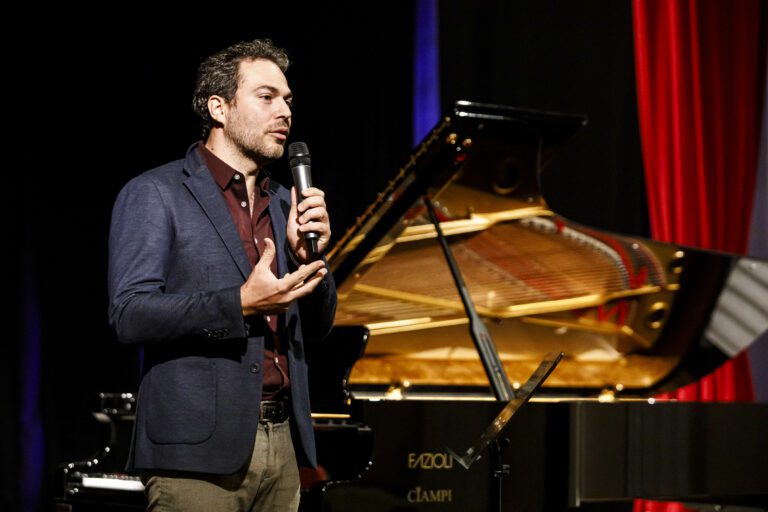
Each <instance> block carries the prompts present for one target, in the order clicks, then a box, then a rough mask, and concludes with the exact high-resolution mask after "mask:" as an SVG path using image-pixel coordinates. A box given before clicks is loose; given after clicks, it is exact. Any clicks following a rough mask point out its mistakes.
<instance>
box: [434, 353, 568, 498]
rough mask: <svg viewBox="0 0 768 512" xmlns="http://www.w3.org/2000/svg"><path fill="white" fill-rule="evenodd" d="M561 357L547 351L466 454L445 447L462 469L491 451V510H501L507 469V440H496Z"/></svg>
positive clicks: (558, 354)
mask: <svg viewBox="0 0 768 512" xmlns="http://www.w3.org/2000/svg"><path fill="white" fill-rule="evenodd" d="M562 358H563V353H562V352H557V353H555V352H550V353H548V354H547V355H546V356H545V357H544V360H542V361H541V363H539V367H538V368H537V369H536V371H534V372H533V374H532V375H531V376H530V377H529V378H528V380H527V381H526V383H525V384H524V385H523V386H522V387H521V388H520V389H519V390H518V391H517V392H516V393H515V397H514V398H513V399H511V400H510V401H509V402H507V405H505V406H504V408H503V409H502V410H501V411H500V412H499V414H497V415H496V418H494V420H493V421H492V422H491V423H490V425H488V427H486V429H485V430H484V431H483V433H482V434H481V435H480V438H479V439H478V440H477V442H476V443H475V444H473V445H472V446H470V447H469V448H467V451H466V452H465V453H464V455H463V456H461V455H458V454H457V453H456V452H455V451H453V450H452V449H451V448H447V450H448V453H450V454H451V456H452V457H453V459H454V460H455V461H456V462H458V463H459V464H461V466H462V467H463V468H465V469H469V468H470V466H471V465H472V464H473V463H474V462H475V461H476V460H477V459H479V458H481V457H482V453H483V452H484V451H485V449H486V448H490V451H491V456H492V461H491V470H492V471H493V482H494V487H495V492H494V496H495V506H494V507H493V508H492V510H498V511H499V512H500V511H501V506H502V505H501V503H502V500H501V488H502V486H501V484H502V482H501V479H502V477H503V476H504V475H507V474H509V466H508V465H507V464H504V462H503V459H502V451H503V448H504V446H505V445H506V444H507V442H508V440H506V439H503V438H499V436H500V435H501V433H502V432H503V431H504V428H505V427H506V426H507V424H508V423H509V420H510V419H511V418H512V416H513V415H514V414H515V413H516V412H517V411H518V410H519V409H520V408H521V407H522V406H523V405H524V404H525V403H526V402H527V401H528V400H530V398H531V396H533V393H535V392H536V391H537V390H538V389H539V387H541V385H542V384H543V383H544V381H545V380H546V379H547V377H549V375H550V374H551V373H552V371H553V370H554V369H555V367H556V366H557V364H558V363H559V362H560V360H561V359H562Z"/></svg>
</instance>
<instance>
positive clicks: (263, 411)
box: [259, 400, 291, 423]
mask: <svg viewBox="0 0 768 512" xmlns="http://www.w3.org/2000/svg"><path fill="white" fill-rule="evenodd" d="M290 413H291V404H290V402H287V401H272V400H263V401H262V402H261V404H260V407H259V422H261V423H267V422H270V423H282V422H284V421H285V420H287V419H288V417H289V416H290Z"/></svg>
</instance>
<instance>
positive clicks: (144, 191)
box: [108, 177, 246, 343]
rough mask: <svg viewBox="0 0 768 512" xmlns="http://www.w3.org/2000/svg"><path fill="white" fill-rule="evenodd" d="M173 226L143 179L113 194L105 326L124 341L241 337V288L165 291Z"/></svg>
mask: <svg viewBox="0 0 768 512" xmlns="http://www.w3.org/2000/svg"><path fill="white" fill-rule="evenodd" d="M173 231H174V230H173V226H172V223H171V221H170V216H169V213H168V210H167V207H166V205H165V204H164V201H163V196H162V194H161V193H160V190H159V189H158V187H157V185H156V184H155V183H154V182H153V181H152V180H151V179H150V178H147V177H139V178H135V179H134V180H132V181H130V182H129V183H128V184H127V185H126V186H125V187H124V188H123V190H122V191H121V192H120V194H119V195H118V197H117V199H116V201H115V205H114V208H113V211H112V222H111V226H110V233H109V271H108V289H109V322H110V325H111V326H112V327H113V329H115V332H116V333H117V337H118V340H119V341H121V342H124V343H145V342H162V341H174V340H179V339H182V338H190V337H192V338H199V339H212V340H216V339H231V338H243V337H245V336H246V326H245V322H244V319H243V315H242V306H241V304H240V287H239V286H234V287H230V288H225V289H221V290H217V291H204V292H197V293H191V294H176V293H167V292H166V289H165V288H166V286H165V285H166V283H165V279H166V276H167V275H168V268H169V265H170V263H171V257H172V254H171V251H172V246H173Z"/></svg>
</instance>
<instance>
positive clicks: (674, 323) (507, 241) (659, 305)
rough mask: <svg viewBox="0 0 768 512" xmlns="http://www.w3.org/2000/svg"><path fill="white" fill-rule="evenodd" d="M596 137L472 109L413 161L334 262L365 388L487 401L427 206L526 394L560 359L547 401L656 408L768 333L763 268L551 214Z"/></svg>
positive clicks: (462, 109)
mask: <svg viewBox="0 0 768 512" xmlns="http://www.w3.org/2000/svg"><path fill="white" fill-rule="evenodd" d="M584 124H586V119H585V118H584V117H581V116H574V115H565V114H560V113H552V112H542V111H532V110H524V109H517V108H511V107H505V106H498V105H483V104H477V103H470V102H465V101H461V102H458V103H456V105H455V107H454V109H453V112H451V114H450V115H447V116H445V117H444V118H443V119H442V120H441V122H440V123H438V125H437V126H436V127H435V128H434V129H433V130H432V132H431V133H430V134H429V135H428V136H427V137H426V138H425V139H424V141H423V142H422V143H421V144H420V145H419V146H418V147H417V148H416V149H415V151H414V152H413V154H412V156H411V158H410V159H409V161H408V162H407V163H406V164H405V166H403V168H402V169H400V170H399V171H398V173H397V174H396V176H395V178H394V179H393V180H392V181H391V182H390V184H389V185H388V187H387V188H386V189H385V190H384V191H383V192H381V193H380V194H379V196H378V197H377V199H376V201H375V202H374V203H373V204H371V206H370V207H369V208H368V209H367V210H366V212H365V213H364V214H363V215H362V216H361V217H359V218H358V220H357V222H356V223H355V225H354V226H353V227H352V228H350V230H349V231H348V232H347V233H346V234H345V235H344V237H342V239H341V240H340V241H339V242H338V243H337V244H336V245H335V246H334V248H333V249H332V251H330V252H329V255H328V258H329V263H330V265H331V268H332V270H333V273H334V277H335V278H336V281H337V285H338V287H339V307H338V311H337V316H336V325H338V326H364V327H366V328H367V329H368V331H369V333H370V336H369V338H368V342H367V346H366V348H365V352H364V354H363V355H362V357H360V358H359V360H358V361H357V362H356V364H355V365H354V368H353V369H352V374H351V378H350V381H349V382H350V384H351V385H352V387H353V389H354V388H357V389H358V390H361V391H362V390H369V391H370V390H381V389H386V388H390V389H392V388H393V387H394V388H404V387H410V388H411V392H412V393H415V390H417V389H420V390H446V389H450V390H454V391H455V390H457V389H461V390H471V389H476V390H479V391H480V393H481V394H482V393H484V392H485V390H486V389H487V386H488V380H487V378H486V375H485V373H484V370H483V367H482V365H481V363H480V360H479V357H478V355H477V353H476V351H475V348H474V345H473V343H472V340H471V338H470V335H469V332H468V325H467V318H466V316H465V314H464V310H463V307H462V304H461V301H460V298H459V295H458V293H457V292H456V289H455V286H454V284H453V281H452V279H451V275H450V271H449V269H448V267H447V264H446V263H445V261H444V259H443V255H442V253H441V250H440V247H439V245H438V243H437V241H436V240H435V230H434V227H433V226H432V225H431V224H430V222H429V220H428V217H427V216H426V214H425V210H424V206H423V204H422V202H421V200H420V198H421V197H422V196H423V195H424V194H425V193H426V194H429V195H430V197H431V198H432V199H433V201H434V203H435V205H436V206H438V207H439V209H440V215H441V228H442V230H443V232H444V233H445V235H446V237H447V238H448V240H449V242H450V246H451V248H452V251H453V252H454V255H455V258H456V260H457V262H458V264H459V266H460V269H461V272H462V274H463V276H464V279H465V281H466V283H467V286H468V288H469V290H470V292H471V295H472V298H473V301H474V303H475V305H476V307H477V309H478V312H479V314H480V315H481V316H482V317H483V318H484V319H485V320H486V324H487V326H488V328H489V330H490V332H491V334H492V336H493V339H494V341H495V343H496V346H497V348H498V351H499V354H500V357H501V360H502V362H503V364H504V366H505V369H506V371H507V374H508V375H509V378H510V380H511V381H512V382H513V385H514V383H519V382H524V381H525V379H526V378H527V377H528V376H529V375H530V374H531V373H532V372H533V371H534V370H535V368H536V367H537V365H538V364H539V362H540V360H541V359H542V357H543V356H544V354H546V353H547V352H557V351H562V352H564V353H565V358H564V360H563V361H562V363H561V364H560V365H559V367H558V368H557V370H556V371H555V372H554V373H553V375H552V376H551V377H550V378H549V380H548V381H547V383H546V386H547V387H549V388H550V390H557V391H561V392H562V391H565V392H567V393H577V394H592V393H595V392H596V391H603V392H605V391H606V390H608V391H611V390H618V391H623V392H624V393H625V394H630V395H631V394H638V395H646V394H650V393H653V392H658V391H661V390H663V389H667V388H674V387H678V386H680V385H682V384H685V383H687V382H690V381H691V380H693V379H695V378H698V377H700V376H702V375H704V374H706V373H708V372H709V371H711V370H713V369H714V368H715V367H716V366H717V365H718V364H720V363H722V362H723V361H724V360H725V358H727V357H730V356H733V355H734V354H736V353H737V352H738V351H740V350H741V349H743V348H744V347H746V346H747V345H749V343H751V341H752V340H753V339H754V338H756V337H757V335H759V334H761V333H762V332H763V331H765V329H766V325H767V324H768V319H767V318H768V311H767V310H766V305H768V291H767V290H768V266H766V263H765V262H763V261H758V260H749V259H746V258H737V257H734V256H732V255H726V254H716V253H712V252H706V251H701V250H695V249H691V248H684V247H679V246H675V245H670V244H664V243H659V242H654V241H650V240H647V239H642V238H637V237H629V236H622V235H617V234H612V233H608V232H601V231H597V230H594V229H590V228H588V227H585V226H580V225H577V224H575V223H573V222H570V221H568V220H566V219H564V218H562V217H559V216H558V215H557V214H556V213H554V212H553V211H551V209H550V208H549V207H548V206H547V204H546V201H545V200H544V198H543V197H542V194H541V190H540V187H539V177H540V174H541V173H542V172H543V171H544V169H545V167H546V165H547V163H548V162H549V161H550V160H551V159H552V158H553V156H554V155H555V153H557V151H558V150H560V149H561V148H562V147H563V145H564V144H565V143H566V142H568V140H569V139H571V138H572V136H573V135H574V134H575V133H577V132H578V131H579V129H580V128H581V127H582V126H583V125H584Z"/></svg>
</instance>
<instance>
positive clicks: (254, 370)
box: [251, 363, 261, 373]
mask: <svg viewBox="0 0 768 512" xmlns="http://www.w3.org/2000/svg"><path fill="white" fill-rule="evenodd" d="M259 370H261V365H260V364H259V363H253V364H252V365H251V373H259Z"/></svg>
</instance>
